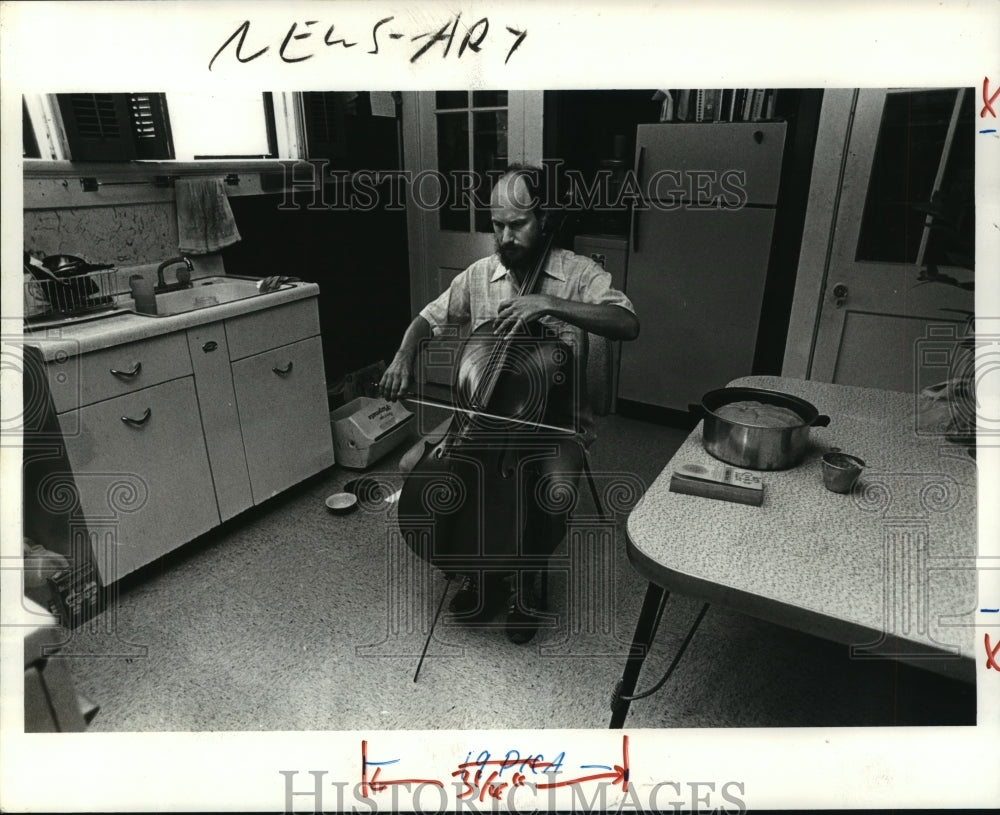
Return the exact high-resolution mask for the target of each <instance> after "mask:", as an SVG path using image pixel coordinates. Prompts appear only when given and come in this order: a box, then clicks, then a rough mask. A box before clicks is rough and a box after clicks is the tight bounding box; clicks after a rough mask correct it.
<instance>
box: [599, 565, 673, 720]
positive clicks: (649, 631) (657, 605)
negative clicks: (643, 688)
mask: <svg viewBox="0 0 1000 815" xmlns="http://www.w3.org/2000/svg"><path fill="white" fill-rule="evenodd" d="M668 596H669V595H668V592H667V591H666V590H665V589H664V588H663V587H662V586H658V585H656V583H652V582H651V583H649V585H648V586H647V587H646V597H645V599H644V600H643V601H642V610H641V611H640V612H639V621H638V622H637V623H636V625H635V634H634V635H633V636H632V648H631V650H630V651H629V655H628V660H627V661H626V662H625V670H624V671H623V672H622V678H621V680H620V681H619V682H618V685H617V686H616V687H615V691H614V695H613V696H612V699H611V724H610V725H609V727H611V728H621V727H624V725H625V717H626V716H628V709H629V705H630V704H631V702H630V701H629V700H628V699H622V698H621V697H623V696H632V694H634V693H635V685H636V683H637V682H638V681H639V672H640V671H641V670H642V663H643V662H644V661H645V659H646V654H647V653H649V648H650V646H651V645H652V643H653V637H655V636H656V629H657V627H658V626H659V625H660V617H661V616H662V614H663V606H664V605H665V604H666V602H667V597H668Z"/></svg>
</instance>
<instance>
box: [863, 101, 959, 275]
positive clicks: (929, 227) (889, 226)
mask: <svg viewBox="0 0 1000 815" xmlns="http://www.w3.org/2000/svg"><path fill="white" fill-rule="evenodd" d="M974 118H975V109H974V100H973V93H972V91H971V89H970V88H958V89H956V88H951V89H946V90H919V91H911V90H905V91H902V90H900V91H890V93H889V94H888V96H887V97H886V101H885V109H884V112H883V114H882V121H881V125H880V127H879V133H878V142H877V146H876V149H875V159H874V163H873V166H872V172H871V182H870V184H869V187H868V197H867V201H866V203H865V209H864V216H863V219H862V222H861V233H860V236H859V239H858V246H857V254H856V259H857V260H859V261H876V262H888V263H906V264H916V265H918V266H927V265H929V264H930V265H935V266H936V265H946V266H960V267H963V268H968V269H971V268H972V266H973V258H974V256H975V183H974V182H975V165H974V154H975V145H974V143H973V132H974Z"/></svg>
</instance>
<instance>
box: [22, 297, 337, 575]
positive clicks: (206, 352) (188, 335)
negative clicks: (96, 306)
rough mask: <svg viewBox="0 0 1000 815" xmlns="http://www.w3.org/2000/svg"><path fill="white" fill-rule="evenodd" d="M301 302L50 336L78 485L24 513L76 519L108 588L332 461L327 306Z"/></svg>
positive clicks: (55, 400) (51, 365)
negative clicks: (323, 324) (324, 336)
mask: <svg viewBox="0 0 1000 815" xmlns="http://www.w3.org/2000/svg"><path fill="white" fill-rule="evenodd" d="M302 285H303V286H309V285H310V284H302ZM309 290H311V291H317V290H316V288H315V286H311V287H310V289H309ZM290 296H291V295H285V297H286V299H285V300H284V301H282V300H278V301H277V302H276V303H275V304H274V305H272V306H270V307H263V308H260V307H257V308H249V309H248V308H246V307H245V306H239V305H234V306H232V308H231V309H229V310H227V309H226V308H225V307H219V308H218V309H212V310H209V309H205V310H202V311H201V312H192V313H190V314H185V315H181V316H180V317H168V318H164V319H162V320H154V319H151V318H146V317H140V316H124V317H118V318H116V321H115V322H114V323H109V326H110V327H109V328H108V329H107V331H106V333H104V334H99V332H100V330H101V329H100V326H99V325H96V324H90V325H85V326H84V327H81V328H75V329H74V328H70V329H67V330H66V331H65V332H63V333H62V334H60V335H59V337H58V338H57V339H56V340H55V341H54V342H51V343H48V344H47V343H46V342H45V341H43V340H40V341H39V349H40V350H41V356H42V358H43V359H44V386H45V387H46V388H47V390H48V395H49V397H50V400H51V401H50V402H49V403H50V404H51V409H52V411H53V412H54V414H55V423H56V425H57V427H58V430H59V433H60V434H61V437H62V438H61V441H62V443H63V447H64V449H65V455H66V462H67V464H68V467H69V470H70V471H71V480H72V483H73V484H75V489H68V486H69V482H70V473H64V474H61V475H60V478H59V479H57V481H58V482H59V483H56V481H53V482H52V483H49V484H45V485H43V487H44V488H45V489H44V490H40V492H44V493H45V494H40V495H38V496H32V497H31V500H30V501H29V500H27V498H26V512H27V511H31V512H49V513H56V514H58V513H70V514H71V517H72V519H73V525H74V528H75V529H76V530H79V529H80V528H81V527H82V528H85V529H86V531H87V536H88V539H89V541H90V545H91V549H92V551H93V556H94V558H93V559H94V564H95V566H96V568H97V571H98V573H99V575H100V578H101V582H102V583H103V584H104V585H108V584H110V583H113V582H114V581H116V580H119V579H120V578H122V577H123V576H125V575H126V574H129V573H130V572H133V571H135V570H136V569H138V568H139V567H141V566H143V565H145V564H147V563H149V562H151V561H153V560H155V559H156V558H158V557H160V556H162V555H164V554H166V553H167V552H170V551H171V550H173V549H176V548H177V547H179V546H181V545H183V544H185V543H187V542H188V541H190V540H192V539H194V538H196V537H198V536H199V535H202V534H204V533H205V532H207V531H209V530H210V529H212V528H214V527H216V526H218V525H219V524H220V523H222V522H223V521H226V520H228V519H230V518H232V517H235V516H236V515H238V514H239V513H240V512H243V511H244V510H246V509H248V508H249V507H250V506H252V505H254V504H260V503H262V502H263V501H265V500H267V499H268V498H271V497H273V496H274V495H277V494H278V493H279V492H281V491H283V490H285V489H287V488H289V487H291V486H293V485H294V484H296V483H298V482H299V481H302V480H303V479H305V478H308V477H309V476H312V475H314V474H316V473H317V472H319V471H320V470H323V469H325V468H326V467H329V466H331V465H332V464H333V463H334V455H333V440H332V434H331V429H330V418H329V410H328V407H327V397H326V382H325V378H324V368H323V351H322V344H321V340H320V336H319V317H318V310H317V306H316V298H315V295H312V296H307V297H302V296H301V295H299V299H294V300H291V301H289V300H288V299H287V298H288V297H290ZM257 302H258V303H259V302H260V301H257ZM213 318H214V319H213ZM46 339H47V338H46ZM28 342H30V339H29V340H28ZM74 352H75V353H74ZM29 387H33V385H29ZM29 398H33V397H32V396H31V394H30V392H29ZM43 401H49V400H48V399H46V400H43ZM27 507H30V509H27ZM67 548H68V547H67Z"/></svg>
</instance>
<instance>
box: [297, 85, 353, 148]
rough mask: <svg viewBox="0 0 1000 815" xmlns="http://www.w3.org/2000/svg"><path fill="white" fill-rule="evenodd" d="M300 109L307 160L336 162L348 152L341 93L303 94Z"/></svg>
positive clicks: (342, 95)
mask: <svg viewBox="0 0 1000 815" xmlns="http://www.w3.org/2000/svg"><path fill="white" fill-rule="evenodd" d="M302 107H303V113H304V114H305V115H304V117H303V118H304V121H305V131H306V151H307V152H306V155H307V156H308V157H309V158H326V159H331V160H338V159H342V158H344V156H345V155H346V153H347V144H346V140H345V138H344V113H345V110H344V109H345V105H344V94H343V93H338V92H336V91H327V92H322V93H303V94H302Z"/></svg>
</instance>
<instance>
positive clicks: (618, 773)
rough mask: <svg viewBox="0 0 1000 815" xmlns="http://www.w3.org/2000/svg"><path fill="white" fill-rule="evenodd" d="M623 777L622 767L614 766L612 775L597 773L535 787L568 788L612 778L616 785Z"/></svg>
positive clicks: (541, 788) (543, 788)
mask: <svg viewBox="0 0 1000 815" xmlns="http://www.w3.org/2000/svg"><path fill="white" fill-rule="evenodd" d="M624 777H625V770H624V768H623V767H619V766H617V765H615V771H614V772H612V773H597V774H596V775H585V776H584V777H583V778H570V779H568V780H566V781H554V782H553V783H551V784H535V787H536V788H537V789H540V790H547V789H552V788H553V787H568V786H570V785H571V784H583V783H584V782H586V781H599V780H600V779H602V778H613V779H614V783H615V784H617V783H618V782H619V781H621V780H622V779H623V778H624Z"/></svg>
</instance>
